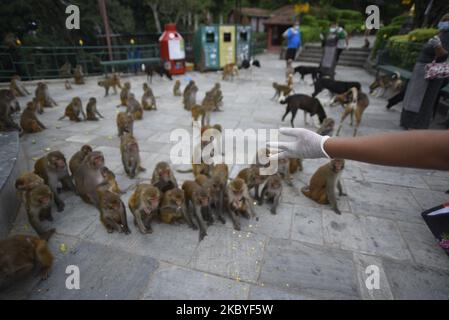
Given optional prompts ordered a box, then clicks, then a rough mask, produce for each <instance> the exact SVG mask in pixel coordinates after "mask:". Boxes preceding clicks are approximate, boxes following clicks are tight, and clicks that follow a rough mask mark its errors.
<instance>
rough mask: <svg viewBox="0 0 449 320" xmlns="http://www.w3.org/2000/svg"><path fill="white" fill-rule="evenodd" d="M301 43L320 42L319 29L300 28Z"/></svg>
mask: <svg viewBox="0 0 449 320" xmlns="http://www.w3.org/2000/svg"><path fill="white" fill-rule="evenodd" d="M301 40H302V43H307V42H317V41H320V29H318V28H316V27H310V26H301Z"/></svg>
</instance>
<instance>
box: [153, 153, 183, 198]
mask: <svg viewBox="0 0 449 320" xmlns="http://www.w3.org/2000/svg"><path fill="white" fill-rule="evenodd" d="M151 184H152V185H154V186H155V187H157V188H158V189H159V190H160V191H161V192H162V193H165V192H167V191H168V190H171V189H175V188H178V182H177V181H176V178H175V176H174V174H173V171H172V169H171V168H170V165H169V164H168V163H167V162H164V161H161V162H159V163H158V164H156V167H155V168H154V171H153V176H152V177H151Z"/></svg>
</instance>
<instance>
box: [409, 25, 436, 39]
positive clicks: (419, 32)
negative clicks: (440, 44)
mask: <svg viewBox="0 0 449 320" xmlns="http://www.w3.org/2000/svg"><path fill="white" fill-rule="evenodd" d="M437 33H438V30H437V29H433V28H425V29H415V30H412V31H410V32H409V33H408V35H407V36H408V40H409V41H413V42H426V41H427V40H429V39H430V38H432V37H433V36H434V35H436V34H437Z"/></svg>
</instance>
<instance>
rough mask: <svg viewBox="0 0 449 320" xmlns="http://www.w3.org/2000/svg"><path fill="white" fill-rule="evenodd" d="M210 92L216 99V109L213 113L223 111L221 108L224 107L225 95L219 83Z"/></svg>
mask: <svg viewBox="0 0 449 320" xmlns="http://www.w3.org/2000/svg"><path fill="white" fill-rule="evenodd" d="M210 92H211V94H212V96H213V99H214V106H215V109H214V110H213V111H221V109H220V107H221V106H223V93H222V92H221V86H220V83H218V82H217V83H216V84H215V86H214V87H213V88H212V90H211V91H210Z"/></svg>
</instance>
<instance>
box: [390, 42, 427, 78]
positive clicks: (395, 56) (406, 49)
mask: <svg viewBox="0 0 449 320" xmlns="http://www.w3.org/2000/svg"><path fill="white" fill-rule="evenodd" d="M398 37H403V36H394V37H391V38H390V40H389V41H388V43H387V45H386V49H387V50H388V64H391V65H394V66H397V67H400V68H403V69H406V70H410V71H411V70H412V69H413V66H414V65H415V63H416V59H417V58H418V56H419V54H420V52H421V49H422V45H421V44H418V43H413V42H409V41H397V40H402V39H403V38H398ZM393 40H395V41H393Z"/></svg>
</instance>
